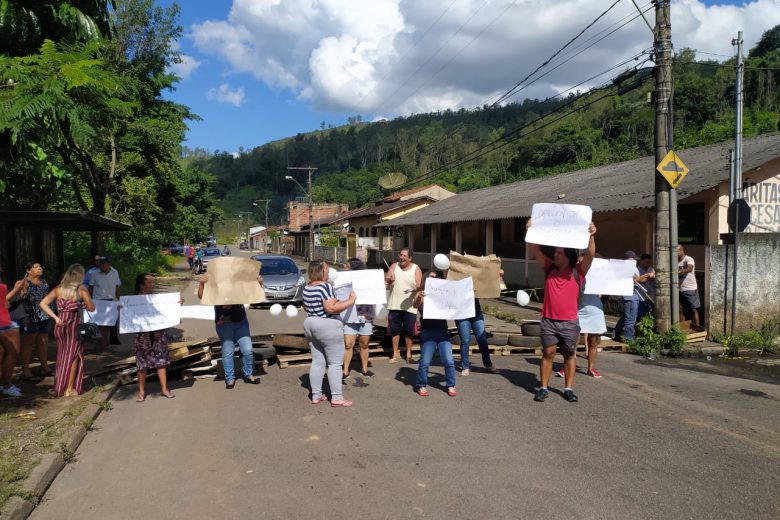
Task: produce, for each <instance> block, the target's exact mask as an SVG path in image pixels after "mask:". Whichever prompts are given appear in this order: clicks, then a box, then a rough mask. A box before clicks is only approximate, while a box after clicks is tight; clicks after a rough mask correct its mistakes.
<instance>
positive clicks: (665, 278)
mask: <svg viewBox="0 0 780 520" xmlns="http://www.w3.org/2000/svg"><path fill="white" fill-rule="evenodd" d="M669 3H670V0H655V31H654V41H653V55H654V61H655V142H654V145H655V164H659V163H661V161H662V160H663V159H664V157H665V156H666V154H667V153H668V152H669V131H670V129H671V126H672V125H671V124H670V123H671V121H669V118H670V117H671V111H670V108H671V96H672V27H671V21H670V9H669ZM654 174H655V251H654V256H655V258H654V261H655V265H656V266H658V267H660V269H659V271H658V276H657V278H656V283H657V297H656V300H655V324H656V329H657V330H658V332H666V331H668V330H669V329H670V328H671V327H672V277H675V276H677V263H676V262H675V264H674V268H672V265H670V262H671V258H672V255H673V251H672V247H675V246H676V244H672V243H671V238H672V236H671V235H672V233H671V224H672V222H671V214H670V207H671V203H672V202H676V201H673V200H672V197H671V194H670V192H671V191H672V190H671V187H670V186H669V184H668V183H667V181H666V179H664V177H663V176H662V175H661V174H660V173H658V172H656V171H655V170H654ZM675 213H676V212H675ZM674 253H676V251H675V252H674Z"/></svg>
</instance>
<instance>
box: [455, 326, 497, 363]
mask: <svg viewBox="0 0 780 520" xmlns="http://www.w3.org/2000/svg"><path fill="white" fill-rule="evenodd" d="M455 325H457V326H458V335H459V336H460V364H461V366H462V368H463V369H464V370H465V369H468V368H469V367H471V363H470V362H469V344H470V343H471V331H472V330H473V331H474V337H475V338H477V345H479V353H480V354H482V365H483V366H484V367H485V368H489V367H492V366H493V361H491V359H490V351H489V350H488V342H487V334H485V318H484V316H483V315H482V313H481V312H480V313H479V314H477V315H476V316H474V317H473V318H468V319H465V320H455Z"/></svg>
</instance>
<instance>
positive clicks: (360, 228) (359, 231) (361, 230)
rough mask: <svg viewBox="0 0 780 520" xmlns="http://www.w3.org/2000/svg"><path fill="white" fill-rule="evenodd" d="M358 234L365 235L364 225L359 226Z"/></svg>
mask: <svg viewBox="0 0 780 520" xmlns="http://www.w3.org/2000/svg"><path fill="white" fill-rule="evenodd" d="M358 236H361V237H362V236H363V226H360V227H359V228H358Z"/></svg>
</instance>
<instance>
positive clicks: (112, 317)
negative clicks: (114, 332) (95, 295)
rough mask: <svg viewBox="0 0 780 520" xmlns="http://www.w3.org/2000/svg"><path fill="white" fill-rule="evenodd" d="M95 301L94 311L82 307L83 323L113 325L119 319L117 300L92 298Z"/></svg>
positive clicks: (103, 325)
mask: <svg viewBox="0 0 780 520" xmlns="http://www.w3.org/2000/svg"><path fill="white" fill-rule="evenodd" d="M93 301H94V302H95V311H94V312H89V311H88V310H86V309H84V323H94V324H96V325H100V326H102V327H113V326H114V325H116V320H118V319H119V309H117V302H115V301H112V300H93Z"/></svg>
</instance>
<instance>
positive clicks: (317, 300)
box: [303, 260, 356, 408]
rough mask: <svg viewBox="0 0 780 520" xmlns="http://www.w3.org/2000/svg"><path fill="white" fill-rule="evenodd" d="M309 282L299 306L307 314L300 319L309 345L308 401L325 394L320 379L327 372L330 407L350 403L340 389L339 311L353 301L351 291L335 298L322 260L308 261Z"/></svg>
mask: <svg viewBox="0 0 780 520" xmlns="http://www.w3.org/2000/svg"><path fill="white" fill-rule="evenodd" d="M308 275H309V283H308V285H306V287H304V288H303V308H304V309H305V310H306V313H307V314H308V315H309V317H308V318H306V320H305V321H304V322H303V329H304V331H305V332H306V339H307V340H308V341H309V348H310V349H311V368H310V369H309V383H310V384H311V402H312V404H319V403H321V402H323V401H327V400H328V398H327V397H325V396H324V395H322V380H323V378H324V377H325V372H326V371H327V373H328V384H329V385H330V393H331V396H330V405H331V406H332V407H334V408H341V407H347V406H352V401H345V400H344V397H343V395H342V393H341V369H342V366H343V363H344V335H343V331H344V324H343V323H342V322H341V319H340V316H339V313H341V311H343V310H345V309H348V308H349V307H351V306H352V305H354V303H355V299H356V296H355V292H354V291H352V292H351V293H350V295H349V298H347V299H346V300H344V301H339V300H338V299H336V295H335V294H334V293H333V287H332V286H331V285H330V284H329V283H327V281H326V280H327V279H328V264H327V263H325V261H324V260H313V261H311V262H310V263H309V272H308Z"/></svg>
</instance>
